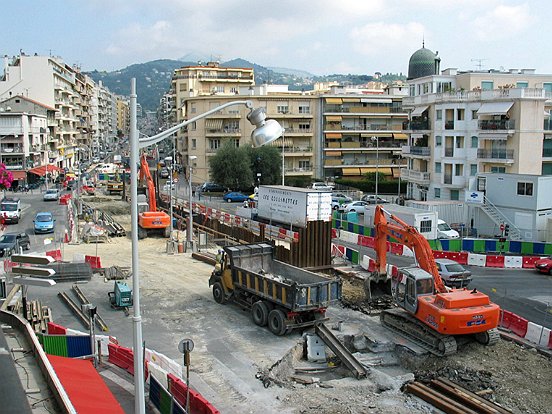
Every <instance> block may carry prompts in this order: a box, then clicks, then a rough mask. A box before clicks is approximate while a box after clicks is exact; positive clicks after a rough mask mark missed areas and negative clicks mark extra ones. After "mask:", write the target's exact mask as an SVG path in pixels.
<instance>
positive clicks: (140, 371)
mask: <svg viewBox="0 0 552 414" xmlns="http://www.w3.org/2000/svg"><path fill="white" fill-rule="evenodd" d="M235 105H245V106H246V107H247V108H248V109H250V112H249V114H247V119H248V120H249V122H251V123H252V124H253V125H255V129H254V130H253V132H252V133H251V141H252V143H253V146H255V147H258V146H261V145H265V144H268V143H269V142H272V141H274V140H275V139H277V138H279V137H280V136H281V135H282V126H281V125H280V124H279V123H278V122H277V121H275V120H273V119H268V120H267V119H266V113H265V110H264V108H257V109H253V103H252V102H251V101H245V100H244V101H231V102H227V103H225V104H223V105H220V106H217V107H216V108H213V109H211V110H209V111H207V112H205V113H203V114H201V115H198V116H195V117H193V118H190V119H189V120H187V121H183V122H181V123H179V124H177V125H175V126H173V127H171V128H169V129H167V130H166V131H163V132H160V133H159V134H156V135H154V136H152V137H147V138H144V139H139V138H138V128H137V114H136V107H137V95H136V78H132V79H131V83H130V171H131V172H130V173H131V179H130V198H131V222H132V223H131V225H132V232H131V236H132V238H131V241H132V243H131V244H132V289H133V299H134V304H133V309H134V315H133V318H132V320H133V333H134V335H133V347H134V396H135V400H134V404H135V405H134V410H135V413H136V414H145V393H144V365H143V361H142V354H143V349H142V316H141V314H140V266H139V260H138V259H139V255H138V203H137V199H138V150H139V149H140V148H145V147H147V146H149V145H153V144H156V143H158V142H160V141H162V140H164V139H165V138H168V137H169V136H171V135H172V134H174V133H175V132H178V130H180V129H181V128H183V127H185V126H186V125H188V124H191V123H193V122H196V121H197V120H199V119H203V118H205V117H207V116H209V115H211V114H214V113H216V112H218V111H220V110H222V109H224V108H226V107H228V106H235ZM189 185H190V188H189V190H190V193H189V195H190V205H191V197H192V195H191V194H192V191H191V176H190V182H189ZM190 218H191V217H190Z"/></svg>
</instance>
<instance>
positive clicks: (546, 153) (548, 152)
mask: <svg viewBox="0 0 552 414" xmlns="http://www.w3.org/2000/svg"><path fill="white" fill-rule="evenodd" d="M542 156H543V157H544V158H550V157H552V148H544V149H543V150H542Z"/></svg>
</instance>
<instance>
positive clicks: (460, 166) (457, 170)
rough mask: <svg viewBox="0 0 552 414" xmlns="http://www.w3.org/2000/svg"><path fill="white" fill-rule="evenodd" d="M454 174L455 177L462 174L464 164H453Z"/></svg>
mask: <svg viewBox="0 0 552 414" xmlns="http://www.w3.org/2000/svg"><path fill="white" fill-rule="evenodd" d="M454 175H455V176H457V177H461V176H462V175H464V164H454Z"/></svg>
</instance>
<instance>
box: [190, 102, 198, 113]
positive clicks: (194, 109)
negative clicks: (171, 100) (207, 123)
mask: <svg viewBox="0 0 552 414" xmlns="http://www.w3.org/2000/svg"><path fill="white" fill-rule="evenodd" d="M196 111H197V108H196V105H195V104H194V103H193V104H191V105H190V113H191V114H195V113H196Z"/></svg>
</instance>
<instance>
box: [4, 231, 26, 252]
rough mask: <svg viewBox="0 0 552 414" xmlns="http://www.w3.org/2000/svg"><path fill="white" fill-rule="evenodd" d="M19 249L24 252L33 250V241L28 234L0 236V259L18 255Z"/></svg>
mask: <svg viewBox="0 0 552 414" xmlns="http://www.w3.org/2000/svg"><path fill="white" fill-rule="evenodd" d="M19 247H22V248H23V249H24V250H29V249H30V248H31V240H30V238H29V235H28V234H27V233H6V234H3V235H2V236H0V257H10V256H11V255H12V254H14V253H18V252H19Z"/></svg>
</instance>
